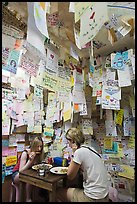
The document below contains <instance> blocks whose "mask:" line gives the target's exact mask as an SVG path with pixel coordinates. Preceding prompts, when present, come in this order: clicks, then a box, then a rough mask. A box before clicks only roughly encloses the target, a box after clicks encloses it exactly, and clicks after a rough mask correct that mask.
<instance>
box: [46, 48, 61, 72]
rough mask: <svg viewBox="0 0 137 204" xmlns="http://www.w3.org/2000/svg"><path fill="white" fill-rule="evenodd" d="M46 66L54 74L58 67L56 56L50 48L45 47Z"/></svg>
mask: <svg viewBox="0 0 137 204" xmlns="http://www.w3.org/2000/svg"><path fill="white" fill-rule="evenodd" d="M46 68H47V69H49V70H50V71H51V72H52V73H54V74H56V73H57V69H58V56H57V55H56V54H55V53H54V52H53V51H51V50H49V49H47V61H46Z"/></svg>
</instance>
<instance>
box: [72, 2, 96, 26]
mask: <svg viewBox="0 0 137 204" xmlns="http://www.w3.org/2000/svg"><path fill="white" fill-rule="evenodd" d="M92 5H94V3H93V2H84V4H83V3H82V2H74V11H75V23H76V22H77V21H78V20H80V18H81V16H82V15H83V13H84V12H85V11H86V10H87V8H89V7H90V6H92Z"/></svg>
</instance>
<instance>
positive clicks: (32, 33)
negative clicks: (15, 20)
mask: <svg viewBox="0 0 137 204" xmlns="http://www.w3.org/2000/svg"><path fill="white" fill-rule="evenodd" d="M27 41H28V42H29V43H30V44H32V45H33V46H34V47H36V48H37V49H38V50H39V51H40V52H41V53H42V54H43V55H44V56H46V52H45V47H44V41H45V36H44V35H43V34H41V32H40V31H39V30H38V28H37V27H36V25H35V19H34V2H28V29H27Z"/></svg>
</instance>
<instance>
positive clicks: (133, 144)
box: [128, 136, 135, 148]
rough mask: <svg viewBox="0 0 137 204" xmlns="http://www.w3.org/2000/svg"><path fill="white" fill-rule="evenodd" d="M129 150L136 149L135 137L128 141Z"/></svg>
mask: <svg viewBox="0 0 137 204" xmlns="http://www.w3.org/2000/svg"><path fill="white" fill-rule="evenodd" d="M128 148H135V137H134V136H133V137H132V136H131V137H130V138H129V141H128Z"/></svg>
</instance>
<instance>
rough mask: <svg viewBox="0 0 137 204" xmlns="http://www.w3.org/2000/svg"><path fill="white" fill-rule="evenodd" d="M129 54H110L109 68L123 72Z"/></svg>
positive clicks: (126, 52)
mask: <svg viewBox="0 0 137 204" xmlns="http://www.w3.org/2000/svg"><path fill="white" fill-rule="evenodd" d="M128 55H129V53H128V51H125V52H122V53H121V52H117V53H116V54H115V53H112V54H111V67H112V68H113V69H117V70H124V69H125V64H126V62H127V60H128V58H129V56H128Z"/></svg>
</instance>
